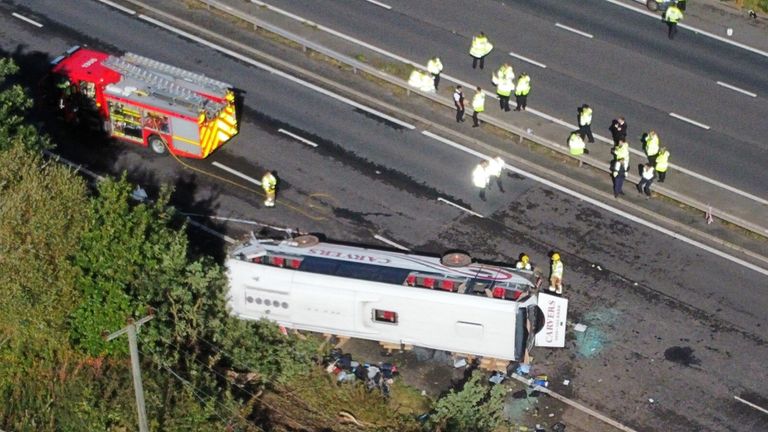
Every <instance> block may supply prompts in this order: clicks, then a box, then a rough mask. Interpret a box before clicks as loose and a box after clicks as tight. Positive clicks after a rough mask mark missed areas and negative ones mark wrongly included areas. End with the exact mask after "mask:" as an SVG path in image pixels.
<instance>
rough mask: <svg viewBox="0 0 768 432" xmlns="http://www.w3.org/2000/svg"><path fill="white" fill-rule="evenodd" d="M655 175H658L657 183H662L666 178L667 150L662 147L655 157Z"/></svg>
mask: <svg viewBox="0 0 768 432" xmlns="http://www.w3.org/2000/svg"><path fill="white" fill-rule="evenodd" d="M655 168H656V173H657V174H658V175H659V183H664V179H665V178H667V169H668V168H669V150H667V148H666V147H662V148H661V150H660V151H659V155H658V156H656V167H655Z"/></svg>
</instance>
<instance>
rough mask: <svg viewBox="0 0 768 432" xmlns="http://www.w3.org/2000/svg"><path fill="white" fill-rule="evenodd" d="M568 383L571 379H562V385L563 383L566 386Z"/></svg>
mask: <svg viewBox="0 0 768 432" xmlns="http://www.w3.org/2000/svg"><path fill="white" fill-rule="evenodd" d="M570 383H571V380H568V379H567V380H563V385H564V386H567V385H569V384H570Z"/></svg>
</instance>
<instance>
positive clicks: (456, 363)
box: [453, 358, 467, 369]
mask: <svg viewBox="0 0 768 432" xmlns="http://www.w3.org/2000/svg"><path fill="white" fill-rule="evenodd" d="M466 365H467V359H465V358H458V359H456V360H454V361H453V367H454V368H456V369H458V368H463V367H464V366H466Z"/></svg>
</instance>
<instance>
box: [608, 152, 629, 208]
mask: <svg viewBox="0 0 768 432" xmlns="http://www.w3.org/2000/svg"><path fill="white" fill-rule="evenodd" d="M611 176H612V177H613V197H614V198H618V197H619V195H624V190H623V188H624V179H625V178H626V177H627V171H626V169H625V168H624V159H622V158H620V157H617V158H616V160H615V161H613V167H612V170H611Z"/></svg>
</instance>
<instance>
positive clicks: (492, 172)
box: [486, 156, 504, 192]
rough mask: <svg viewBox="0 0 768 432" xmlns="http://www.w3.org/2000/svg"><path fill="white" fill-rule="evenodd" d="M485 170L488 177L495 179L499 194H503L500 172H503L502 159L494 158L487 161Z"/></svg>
mask: <svg viewBox="0 0 768 432" xmlns="http://www.w3.org/2000/svg"><path fill="white" fill-rule="evenodd" d="M486 170H487V171H488V176H489V177H496V185H497V186H499V190H500V191H501V192H504V186H503V185H502V184H501V172H502V171H503V170H504V159H502V158H501V157H500V156H496V157H495V158H493V159H491V160H489V161H488V167H487V169H486Z"/></svg>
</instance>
